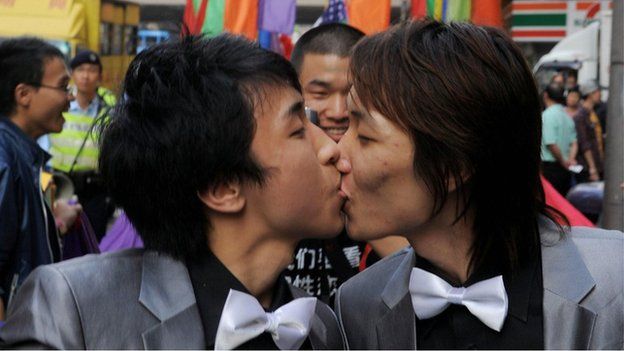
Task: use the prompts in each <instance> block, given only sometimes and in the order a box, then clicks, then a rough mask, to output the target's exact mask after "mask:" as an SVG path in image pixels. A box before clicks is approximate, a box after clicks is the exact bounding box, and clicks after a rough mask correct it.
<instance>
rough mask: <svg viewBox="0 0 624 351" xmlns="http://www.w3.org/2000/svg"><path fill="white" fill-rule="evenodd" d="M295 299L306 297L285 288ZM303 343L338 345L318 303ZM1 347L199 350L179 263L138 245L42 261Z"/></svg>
mask: <svg viewBox="0 0 624 351" xmlns="http://www.w3.org/2000/svg"><path fill="white" fill-rule="evenodd" d="M292 293H293V296H294V297H295V298H298V297H304V296H308V295H306V293H305V292H303V291H301V290H299V289H297V288H294V287H293V288H292ZM309 339H310V342H311V344H312V347H313V348H314V349H343V348H344V347H343V342H342V337H341V334H340V331H339V329H338V322H337V320H336V317H335V315H334V313H333V311H332V310H331V309H330V308H329V307H328V306H327V305H325V304H323V303H320V302H319V303H317V307H316V313H315V316H314V317H313V319H312V326H311V332H310V335H309ZM0 340H1V341H2V344H4V346H5V347H7V346H8V347H20V348H21V347H23V348H56V349H203V348H205V344H206V342H205V339H204V331H203V327H202V322H201V318H200V316H199V310H198V308H197V304H196V302H195V294H194V292H193V287H192V285H191V280H190V278H189V274H188V270H187V269H186V266H185V265H184V264H183V263H182V262H180V261H177V260H174V259H172V258H170V257H168V256H164V255H159V254H157V253H155V252H152V251H144V250H140V249H134V250H127V251H121V252H117V253H112V254H102V255H88V256H85V257H81V258H78V259H74V260H70V261H66V262H62V263H59V264H54V265H48V266H41V267H40V268H38V269H37V270H35V271H34V272H33V273H32V274H31V276H30V277H28V279H27V280H26V282H25V283H24V285H23V286H22V287H21V288H20V291H19V293H18V295H17V297H16V299H15V301H14V303H12V304H11V306H9V310H8V318H7V320H6V325H5V326H4V327H2V328H0Z"/></svg>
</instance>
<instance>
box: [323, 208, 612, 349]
mask: <svg viewBox="0 0 624 351" xmlns="http://www.w3.org/2000/svg"><path fill="white" fill-rule="evenodd" d="M540 232H541V237H542V274H543V282H544V300H543V306H544V307H543V308H544V310H543V312H544V314H543V316H544V343H545V345H544V347H545V348H546V349H622V348H624V303H623V290H624V279H623V276H624V235H623V234H622V233H621V232H618V231H605V230H598V229H589V228H580V227H575V228H572V229H571V231H570V232H569V233H566V235H565V236H564V238H563V239H561V240H560V236H559V233H557V232H556V230H555V227H554V225H553V223H552V222H548V221H546V220H545V219H544V220H542V221H541V223H540ZM414 264H415V255H414V251H413V250H412V249H411V248H406V249H404V250H402V251H400V252H398V253H396V254H394V255H392V256H390V257H388V258H386V259H384V260H382V261H380V262H378V263H377V264H375V265H373V266H371V267H370V268H368V269H367V270H365V271H364V272H362V273H360V274H358V275H356V276H355V277H353V278H351V279H350V280H349V281H347V282H346V283H345V284H343V285H342V286H341V287H340V289H339V291H338V294H337V297H336V307H335V308H336V312H337V315H338V320H339V322H340V324H341V328H342V330H343V332H344V334H345V336H346V339H347V347H348V348H350V349H415V348H416V332H417V331H416V320H415V314H414V311H413V309H412V302H411V299H410V294H409V290H408V284H409V278H410V273H411V270H412V268H413V267H414Z"/></svg>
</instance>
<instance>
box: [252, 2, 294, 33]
mask: <svg viewBox="0 0 624 351" xmlns="http://www.w3.org/2000/svg"><path fill="white" fill-rule="evenodd" d="M296 8H297V4H296V0H260V7H259V11H258V27H259V28H260V29H261V30H265V31H267V32H274V33H282V34H287V35H291V34H292V32H293V30H294V28H295V10H296Z"/></svg>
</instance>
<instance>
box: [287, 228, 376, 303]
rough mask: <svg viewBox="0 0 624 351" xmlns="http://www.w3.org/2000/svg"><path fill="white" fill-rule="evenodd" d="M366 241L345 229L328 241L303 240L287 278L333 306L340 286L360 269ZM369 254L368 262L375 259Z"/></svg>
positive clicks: (288, 269) (289, 268)
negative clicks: (349, 234) (353, 236)
mask: <svg viewBox="0 0 624 351" xmlns="http://www.w3.org/2000/svg"><path fill="white" fill-rule="evenodd" d="M365 246H366V242H363V241H354V240H352V239H351V238H349V236H347V233H346V231H344V230H343V231H342V233H340V235H338V236H337V237H336V238H333V239H328V240H319V239H308V240H302V241H301V242H300V243H299V245H298V246H297V249H296V250H295V255H294V257H293V263H292V264H291V265H289V266H288V268H287V269H286V271H285V272H284V276H285V278H286V281H288V282H289V283H291V284H292V285H294V286H296V287H298V288H299V289H301V290H304V291H306V292H307V293H308V294H310V295H312V296H315V297H317V298H319V299H320V300H321V301H323V302H325V303H326V304H328V305H330V306H333V301H334V297H335V295H336V290H337V289H338V287H339V286H340V285H341V284H342V283H344V282H345V281H347V280H348V279H349V278H351V277H352V276H354V275H356V274H357V273H358V272H359V266H360V260H361V259H362V254H363V253H364V248H365ZM372 256H375V255H374V254H371V255H369V259H368V260H367V263H368V262H370V261H373V262H374V260H375V257H372Z"/></svg>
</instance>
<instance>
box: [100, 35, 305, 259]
mask: <svg viewBox="0 0 624 351" xmlns="http://www.w3.org/2000/svg"><path fill="white" fill-rule="evenodd" d="M270 87H290V88H293V89H296V90H297V91H299V92H300V91H301V88H300V86H299V82H298V80H297V74H296V72H295V70H294V69H293V68H292V66H291V65H290V63H289V62H288V61H287V60H286V59H284V58H283V57H281V56H280V55H278V54H275V53H273V52H270V51H266V50H264V49H262V48H260V47H259V46H258V45H256V44H254V43H252V42H251V41H248V40H246V39H244V38H243V37H237V36H232V35H227V34H224V35H220V36H217V37H214V38H210V39H207V38H203V37H197V36H187V37H185V38H183V39H182V40H181V41H179V42H168V43H164V44H160V45H156V46H153V47H150V48H149V49H147V50H145V51H142V52H141V53H140V54H139V55H137V57H136V58H135V59H134V60H133V61H132V63H131V64H130V67H129V68H128V72H127V74H126V77H125V81H124V84H123V90H122V93H121V98H120V101H119V103H118V104H117V105H116V107H115V109H114V110H113V114H112V117H111V120H110V122H108V123H107V122H105V121H104V120H102V121H100V123H101V125H102V136H101V138H102V139H101V150H100V159H99V162H100V170H101V173H102V175H103V177H104V179H105V181H106V184H107V187H108V189H109V191H110V193H111V195H112V197H113V199H114V201H115V202H116V203H117V204H119V205H120V206H121V207H122V208H123V209H124V210H125V212H126V214H127V216H128V218H129V219H130V221H131V222H132V224H133V225H134V226H135V227H136V229H137V231H138V233H139V235H140V236H141V238H142V239H143V242H144V244H145V247H146V248H147V249H151V250H155V251H158V252H161V253H165V254H168V255H171V256H172V257H175V258H178V259H184V258H187V259H188V258H195V257H197V255H199V254H200V253H201V252H202V250H205V248H206V245H207V238H206V234H207V233H208V232H209V230H210V223H209V220H208V215H207V213H208V211H207V208H206V206H205V205H204V204H203V203H202V202H201V201H200V199H199V198H198V192H200V191H203V190H207V189H210V188H211V187H214V186H217V185H219V184H224V183H226V182H230V181H240V182H253V183H256V184H258V185H259V186H262V184H263V180H264V177H265V172H264V170H263V169H262V167H261V165H259V164H258V163H257V162H256V161H255V160H254V158H253V156H252V155H251V153H250V147H251V143H252V139H253V136H254V133H255V126H256V125H255V120H254V111H255V107H256V106H255V105H256V104H257V103H258V102H261V101H262V100H263V99H265V98H267V96H266V95H267V94H268V93H269V90H267V89H269V88H270Z"/></svg>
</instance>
